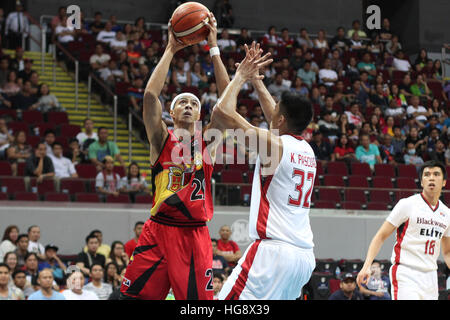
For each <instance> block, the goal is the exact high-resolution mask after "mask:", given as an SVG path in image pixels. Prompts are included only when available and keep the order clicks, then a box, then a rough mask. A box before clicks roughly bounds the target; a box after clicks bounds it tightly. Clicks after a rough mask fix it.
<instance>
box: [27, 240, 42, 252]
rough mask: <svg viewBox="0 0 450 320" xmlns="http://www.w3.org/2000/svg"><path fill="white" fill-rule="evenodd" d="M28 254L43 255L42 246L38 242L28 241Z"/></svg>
mask: <svg viewBox="0 0 450 320" xmlns="http://www.w3.org/2000/svg"><path fill="white" fill-rule="evenodd" d="M28 252H34V253H37V254H44V253H45V248H44V246H43V245H42V244H41V243H39V242H34V241H31V240H30V241H28Z"/></svg>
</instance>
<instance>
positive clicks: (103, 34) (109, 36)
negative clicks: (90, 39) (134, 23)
mask: <svg viewBox="0 0 450 320" xmlns="http://www.w3.org/2000/svg"><path fill="white" fill-rule="evenodd" d="M115 38H116V32H115V31H113V30H112V24H111V22H110V21H107V22H106V23H105V29H103V30H101V31H100V32H99V33H98V34H97V41H99V42H102V43H106V44H109V45H110V44H111V42H112V41H113V40H114V39H115Z"/></svg>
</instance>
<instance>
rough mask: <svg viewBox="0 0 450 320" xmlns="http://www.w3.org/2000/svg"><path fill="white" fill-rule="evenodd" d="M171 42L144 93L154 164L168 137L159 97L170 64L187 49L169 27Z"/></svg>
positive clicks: (145, 121)
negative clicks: (176, 54)
mask: <svg viewBox="0 0 450 320" xmlns="http://www.w3.org/2000/svg"><path fill="white" fill-rule="evenodd" d="M168 33H169V41H168V44H167V47H166V50H165V51H164V54H163V56H162V58H161V61H160V62H159V63H158V65H157V66H156V67H155V70H154V71H153V73H152V75H151V77H150V79H149V81H148V83H147V86H146V88H145V91H144V101H143V104H144V106H143V119H144V124H145V130H146V132H147V137H148V141H149V143H150V145H151V148H150V161H151V162H152V163H154V161H155V160H156V158H157V157H158V154H159V153H160V151H161V148H162V145H163V143H164V141H165V139H166V137H167V135H168V132H167V127H166V125H165V123H164V122H163V121H162V106H161V102H160V101H159V95H160V94H161V90H162V88H163V86H164V82H165V79H166V77H167V73H168V71H169V67H170V62H171V61H172V58H173V56H174V54H175V53H176V52H177V51H179V50H181V49H183V48H184V47H186V45H184V44H181V43H179V42H178V41H177V40H176V39H175V36H174V35H173V32H172V28H171V26H170V25H169V30H168Z"/></svg>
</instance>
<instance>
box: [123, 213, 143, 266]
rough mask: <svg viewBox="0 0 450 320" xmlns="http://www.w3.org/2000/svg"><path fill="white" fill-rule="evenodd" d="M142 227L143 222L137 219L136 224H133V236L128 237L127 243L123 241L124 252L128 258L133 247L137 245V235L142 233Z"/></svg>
mask: <svg viewBox="0 0 450 320" xmlns="http://www.w3.org/2000/svg"><path fill="white" fill-rule="evenodd" d="M143 227H144V222H142V221H138V222H136V224H135V225H134V229H133V231H134V238H133V239H130V240H129V241H127V243H125V246H124V249H125V252H126V254H127V255H128V258H131V256H132V254H133V251H134V249H135V248H136V246H137V242H138V240H139V236H140V235H141V233H142V229H143Z"/></svg>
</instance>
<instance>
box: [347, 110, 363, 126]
mask: <svg viewBox="0 0 450 320" xmlns="http://www.w3.org/2000/svg"><path fill="white" fill-rule="evenodd" d="M345 114H346V115H347V118H348V122H349V123H351V124H354V125H355V126H357V127H360V126H361V125H362V120H361V118H360V116H358V115H354V114H353V113H351V112H350V111H345Z"/></svg>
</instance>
